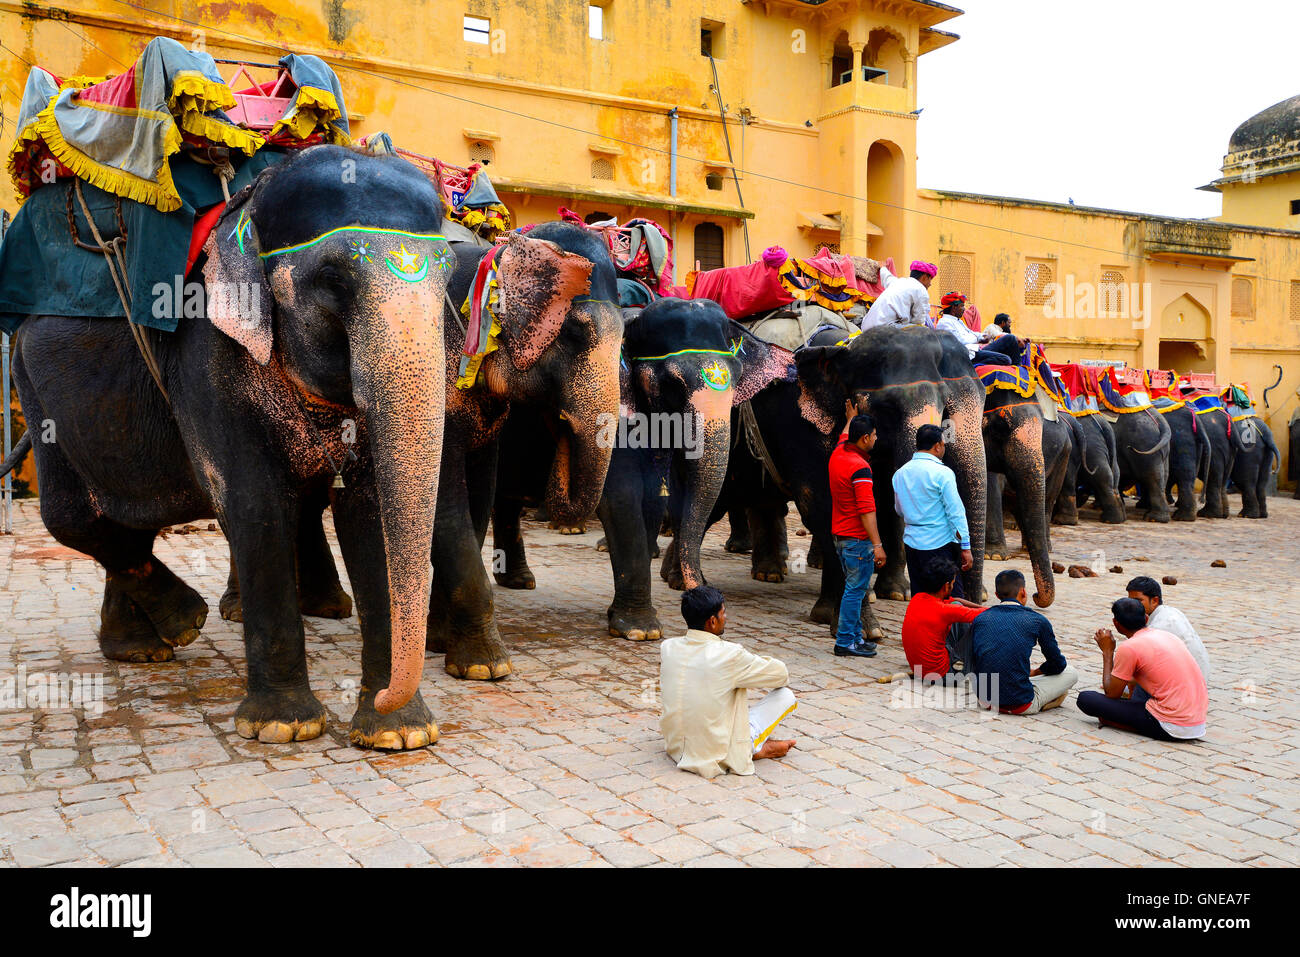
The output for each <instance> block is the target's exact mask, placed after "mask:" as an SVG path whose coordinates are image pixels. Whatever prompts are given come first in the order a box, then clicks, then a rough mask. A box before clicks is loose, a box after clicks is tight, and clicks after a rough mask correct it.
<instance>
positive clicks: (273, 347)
mask: <svg viewBox="0 0 1300 957" xmlns="http://www.w3.org/2000/svg"><path fill="white" fill-rule="evenodd" d="M441 225H442V205H441V202H440V200H439V197H438V195H437V193H436V192H435V191H434V189H433V187H432V186H431V185H430V183H429V181H428V179H427V178H425V176H424V175H423V174H421V173H420V172H419V171H418V170H416V169H415V168H414V167H413V166H411V165H410V164H409V163H407V162H406V161H405V160H401V159H398V158H396V157H376V156H371V155H369V154H364V153H359V152H354V151H351V150H348V149H344V148H341V147H335V146H320V147H314V148H312V149H309V150H307V151H305V152H303V153H302V154H301V155H300V156H299V157H298V158H296V159H294V160H291V161H287V162H285V163H284V164H282V165H281V166H278V167H272V168H271V169H269V170H267V171H266V172H264V173H263V174H262V175H261V176H260V177H259V179H258V180H257V181H256V182H255V183H254V184H253V185H251V186H250V187H248V188H247V189H245V190H244V191H243V192H241V193H239V194H238V195H236V196H235V197H234V198H233V199H232V200H231V202H230V203H229V204H228V208H227V210H226V212H225V213H224V215H223V217H222V219H221V221H220V222H219V223H218V224H217V226H216V228H215V229H214V231H213V233H212V235H211V237H210V238H209V240H208V243H207V246H206V252H207V254H208V261H207V264H206V266H205V269H204V274H205V276H206V278H207V281H208V296H209V306H208V316H209V319H210V320H211V322H212V323H213V325H215V326H216V327H217V328H218V329H220V330H221V331H222V332H223V333H225V334H226V335H227V336H229V337H230V338H231V339H233V340H234V341H235V342H237V343H239V344H240V345H241V346H243V347H244V348H245V349H246V350H247V351H248V353H249V354H250V355H251V356H252V358H253V359H254V360H255V362H256V363H257V364H258V365H259V366H261V367H265V371H264V373H263V374H262V375H263V379H264V380H267V381H272V380H274V381H278V382H280V383H287V385H288V389H285V390H283V391H284V393H285V394H286V395H293V394H296V397H297V400H296V401H293V400H292V399H291V400H290V401H289V402H287V403H282V404H281V405H279V406H273V407H269V408H267V410H266V414H267V416H268V419H269V420H271V421H273V422H274V421H275V420H276V419H277V418H278V419H281V420H285V421H287V422H289V424H290V428H289V432H290V434H295V433H296V434H297V435H299V436H300V439H301V440H302V441H303V442H304V444H306V443H311V444H313V445H318V444H320V440H319V437H318V436H314V435H313V429H312V427H311V426H310V425H309V424H308V423H306V420H305V414H304V413H303V411H302V408H303V405H313V406H317V407H327V408H328V407H333V408H336V409H342V410H353V409H355V410H356V411H357V412H358V413H359V416H358V418H359V420H360V421H359V423H358V424H359V426H360V429H359V431H363V433H364V435H365V437H366V443H367V445H368V448H366V447H365V446H363V447H362V448H361V449H358V452H360V453H361V454H367V453H368V455H369V457H370V461H371V463H372V466H373V475H374V483H375V484H374V488H373V489H372V490H369V491H368V492H367V493H366V494H373V496H374V504H373V508H374V509H375V510H376V511H377V512H378V517H379V522H380V525H381V527H382V535H383V545H384V556H383V560H384V562H385V563H386V566H387V573H388V587H389V593H390V596H391V598H390V608H389V613H390V616H391V662H390V669H391V674H390V677H389V684H388V687H386V688H384V689H383V690H381V691H380V692H379V693H378V695H377V697H376V699H375V707H376V708H377V709H378V710H379V711H380V712H381V713H387V712H391V711H394V710H396V709H397V708H400V707H401V706H402V705H404V704H406V703H407V701H409V700H410V698H411V697H412V696H413V695H414V694H415V692H416V690H417V688H418V686H419V681H420V676H421V672H422V670H423V666H424V642H425V619H426V616H427V614H428V596H429V585H430V574H431V572H430V564H429V542H430V540H431V539H432V536H433V519H434V507H435V504H436V501H437V489H438V462H439V459H440V455H441V448H442V431H443V415H444V374H443V369H444V365H445V359H444V354H445V353H444V346H443V337H442V329H441V327H440V326H439V316H440V313H441V311H442V302H443V295H444V290H445V289H446V284H447V279H448V277H449V275H450V273H451V270H452V268H453V265H454V261H455V257H454V256H453V254H452V252H451V249H450V247H449V246H448V245H447V242H446V240H445V239H444V238H443V237H442V236H441V235H440V234H439V229H440V227H441ZM290 390H291V391H290ZM268 401H271V398H270V396H268ZM305 451H306V449H303V450H300V452H305ZM289 453H290V454H291V455H292V454H294V450H293V449H290V450H289Z"/></svg>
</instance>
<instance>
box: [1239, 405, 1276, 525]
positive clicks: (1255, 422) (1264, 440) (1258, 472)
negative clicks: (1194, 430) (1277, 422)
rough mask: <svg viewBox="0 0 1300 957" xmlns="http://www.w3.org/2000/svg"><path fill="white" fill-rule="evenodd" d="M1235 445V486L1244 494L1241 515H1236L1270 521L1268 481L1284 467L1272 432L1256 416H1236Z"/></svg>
mask: <svg viewBox="0 0 1300 957" xmlns="http://www.w3.org/2000/svg"><path fill="white" fill-rule="evenodd" d="M1232 441H1233V445H1234V448H1235V454H1234V457H1233V464H1232V484H1233V485H1235V486H1236V487H1237V490H1238V491H1239V492H1241V511H1240V512H1238V513H1237V514H1238V515H1241V516H1243V517H1244V518H1268V485H1269V479H1270V478H1271V477H1272V475H1273V473H1274V472H1275V471H1276V470H1277V468H1278V467H1279V466H1280V465H1281V463H1282V456H1281V453H1280V452H1279V451H1278V447H1277V443H1276V442H1275V441H1274V439H1273V430H1272V429H1270V428H1269V427H1268V425H1267V423H1265V422H1264V420H1263V419H1261V418H1259V417H1258V416H1256V415H1251V414H1244V415H1242V416H1241V417H1240V418H1238V417H1236V416H1234V417H1233V422H1232Z"/></svg>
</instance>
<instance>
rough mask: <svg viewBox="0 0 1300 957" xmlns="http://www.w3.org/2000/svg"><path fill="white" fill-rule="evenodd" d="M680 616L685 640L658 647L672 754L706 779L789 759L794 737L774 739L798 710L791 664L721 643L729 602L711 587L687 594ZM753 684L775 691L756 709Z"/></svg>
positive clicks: (665, 730)
mask: <svg viewBox="0 0 1300 957" xmlns="http://www.w3.org/2000/svg"><path fill="white" fill-rule="evenodd" d="M682 617H683V618H685V619H686V626H687V628H688V629H689V630H688V631H687V632H686V635H685V637H682V638H669V639H667V640H666V641H664V642H663V643H662V644H660V646H659V659H660V670H659V686H660V693H661V694H662V695H663V717H662V719H661V721H660V723H659V727H660V729H661V730H662V731H663V735H664V743H665V744H666V745H667V747H668V755H669V756H670V757H671V758H672V759H673V760H674V761H676V762H677V766H678V767H679V768H681V769H682V770H683V771H693V772H695V773H696V774H698V775H700V776H701V777H705V778H713V777H717V776H718V775H719V774H722V773H724V772H727V771H730V772H731V773H732V774H753V773H754V759H755V758H783V757H785V755H786V754H787V753H788V752H789V750H790V749H791V748H792V747H794V742H793V741H789V740H787V741H776V740H773V739H772V738H771V737H770V736H771V734H772V732H773V731H774V730H776V726H777V725H778V724H780V723H781V722H782V721H783V720H784V719H785V718H786V716H787V715H789V714H790V712H792V711H794V709H795V708H796V707H797V705H796V703H795V700H794V692H792V691H791V690H790V689H789V688H787V687H786V683H787V682H788V681H789V680H790V674H789V672H788V671H786V667H785V665H783V664H782V663H781V662H779V661H777V660H776V659H775V658H767V657H764V656H761V655H756V654H753V653H751V652H749V651H746V650H745V649H744V648H742V647H741V646H740V645H738V644H736V643H735V642H733V641H723V640H721V637H720V636H721V635H722V633H723V630H724V629H725V628H726V624H727V606H726V603H725V602H724V600H723V597H722V592H720V591H718V589H716V588H714V587H712V586H710V585H701V586H699V587H698V588H692V589H690V590H689V591H687V592H683V594H682ZM748 688H775V689H777V690H775V691H773V692H772V693H771V694H769V695H767V696H766V697H765V698H763V699H762V700H761V701H760V702H759V703H758V704H756V705H754V707H752V708H750V707H748V701H747V696H746V694H745V691H746V689H748Z"/></svg>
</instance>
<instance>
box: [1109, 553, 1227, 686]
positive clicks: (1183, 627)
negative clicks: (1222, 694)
mask: <svg viewBox="0 0 1300 957" xmlns="http://www.w3.org/2000/svg"><path fill="white" fill-rule="evenodd" d="M1124 590H1125V591H1127V592H1128V597H1129V598H1132V599H1135V600H1136V601H1140V602H1141V603H1142V607H1143V609H1145V610H1146V613H1147V627H1148V628H1159V629H1160V630H1161V631H1167V632H1169V634H1171V635H1174V636H1175V637H1177V638H1178V639H1179V640H1180V641H1182V643H1183V644H1185V645H1186V646H1187V650H1188V651H1190V652H1191V653H1192V657H1193V658H1195V659H1196V664H1197V666H1198V667H1199V668H1200V669H1201V675H1202V676H1203V677H1204V678H1205V687H1207V688H1208V687H1209V686H1210V656H1209V655H1208V654H1206V652H1205V644H1204V643H1203V642H1202V641H1201V636H1200V635H1198V634H1197V633H1196V629H1195V628H1193V627H1192V623H1191V622H1190V621H1188V620H1187V616H1186V615H1184V614H1183V613H1182V612H1181V611H1179V610H1178V609H1177V608H1170V607H1169V606H1168V605H1166V604H1165V602H1164V596H1163V594H1162V593H1161V591H1160V583H1159V582H1158V581H1156V580H1155V579H1154V578H1148V577H1146V576H1145V575H1143V576H1141V577H1139V578H1135V579H1133V580H1132V581H1131V582H1129V583H1128V585H1127V586H1126V588H1125V589H1124Z"/></svg>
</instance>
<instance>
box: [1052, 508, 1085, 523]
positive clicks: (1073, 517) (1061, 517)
mask: <svg viewBox="0 0 1300 957" xmlns="http://www.w3.org/2000/svg"><path fill="white" fill-rule="evenodd" d="M1052 524H1053V525H1078V524H1079V512H1078V510H1077V509H1073V508H1063V509H1060V510H1058V511H1056V512H1053V513H1052Z"/></svg>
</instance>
